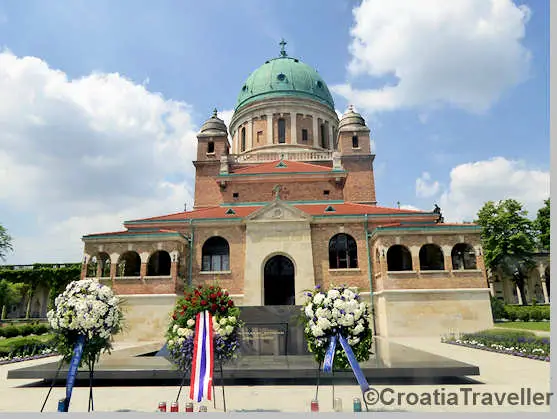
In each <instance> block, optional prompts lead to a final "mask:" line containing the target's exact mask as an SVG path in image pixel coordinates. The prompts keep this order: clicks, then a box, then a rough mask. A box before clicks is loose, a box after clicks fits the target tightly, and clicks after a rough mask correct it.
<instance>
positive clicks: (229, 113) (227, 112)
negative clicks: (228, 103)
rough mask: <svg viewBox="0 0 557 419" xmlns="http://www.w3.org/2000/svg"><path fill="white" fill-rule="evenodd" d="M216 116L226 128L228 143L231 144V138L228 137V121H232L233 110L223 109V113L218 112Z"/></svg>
mask: <svg viewBox="0 0 557 419" xmlns="http://www.w3.org/2000/svg"><path fill="white" fill-rule="evenodd" d="M217 116H218V117H219V118H220V119H222V120H223V121H224V124H225V125H226V128H227V129H228V130H229V131H228V141H229V142H230V143H232V137H231V136H230V121H232V117H233V116H234V109H225V110H224V111H219V112H218V114H217Z"/></svg>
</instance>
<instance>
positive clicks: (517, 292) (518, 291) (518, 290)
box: [516, 285, 523, 305]
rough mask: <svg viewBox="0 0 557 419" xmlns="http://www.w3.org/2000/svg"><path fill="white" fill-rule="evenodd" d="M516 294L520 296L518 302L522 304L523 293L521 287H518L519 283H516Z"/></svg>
mask: <svg viewBox="0 0 557 419" xmlns="http://www.w3.org/2000/svg"><path fill="white" fill-rule="evenodd" d="M516 296H517V297H518V304H519V305H522V304H523V302H522V295H521V294H520V288H518V285H516Z"/></svg>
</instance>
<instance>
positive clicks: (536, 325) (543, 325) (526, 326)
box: [495, 322, 550, 332]
mask: <svg viewBox="0 0 557 419" xmlns="http://www.w3.org/2000/svg"><path fill="white" fill-rule="evenodd" d="M549 324H550V323H549V322H504V323H495V327H504V328H506V329H522V330H541V331H543V332H549V330H550V329H549Z"/></svg>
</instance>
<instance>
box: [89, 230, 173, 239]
mask: <svg viewBox="0 0 557 419" xmlns="http://www.w3.org/2000/svg"><path fill="white" fill-rule="evenodd" d="M161 233H176V234H179V233H178V232H177V231H175V230H167V229H162V228H159V229H154V230H148V231H145V230H134V229H130V230H126V231H112V232H109V233H92V234H87V235H86V236H84V237H91V236H107V237H115V236H116V237H117V236H123V235H128V234H137V235H149V234H161Z"/></svg>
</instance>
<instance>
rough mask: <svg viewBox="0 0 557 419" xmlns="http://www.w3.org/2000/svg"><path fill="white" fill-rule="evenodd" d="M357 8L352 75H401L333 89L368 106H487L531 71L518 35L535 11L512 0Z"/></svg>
mask: <svg viewBox="0 0 557 419" xmlns="http://www.w3.org/2000/svg"><path fill="white" fill-rule="evenodd" d="M353 13H354V20H355V23H354V26H353V27H352V29H351V35H352V37H353V40H352V43H351V45H350V52H351V55H352V61H351V62H350V64H349V66H348V71H349V74H350V75H352V76H362V75H364V76H371V77H390V78H395V79H396V82H395V83H394V84H393V83H392V82H390V83H388V84H387V83H386V84H385V85H384V86H382V87H380V88H373V89H365V88H364V89H359V88H355V87H353V86H352V85H351V83H350V82H348V83H346V84H342V85H337V86H333V87H332V89H333V91H334V92H335V93H337V94H339V95H341V96H344V97H345V98H346V99H347V100H348V101H350V102H351V103H354V104H355V105H357V106H360V107H361V108H362V109H365V110H367V111H369V112H373V111H385V110H393V109H399V108H403V107H414V106H416V107H421V106H437V105H439V104H448V105H451V106H455V107H458V108H462V109H466V110H469V111H472V112H482V111H485V110H487V109H488V108H489V107H490V106H492V105H493V104H494V103H495V102H496V101H497V100H498V98H499V97H500V96H501V94H502V93H503V92H504V91H505V90H506V89H508V88H510V87H512V86H514V85H516V84H517V83H520V82H521V81H523V80H524V79H525V78H526V77H527V75H528V71H529V62H530V52H529V51H528V50H527V49H526V48H524V46H523V45H522V44H521V41H522V39H523V38H524V33H525V26H526V23H527V22H528V20H529V17H530V10H529V9H528V8H527V7H526V6H517V5H516V4H514V3H513V2H512V1H511V0H451V1H447V0H419V1H415V0H391V1H383V0H363V1H362V3H361V5H360V6H358V7H357V8H355V9H354V11H353Z"/></svg>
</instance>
